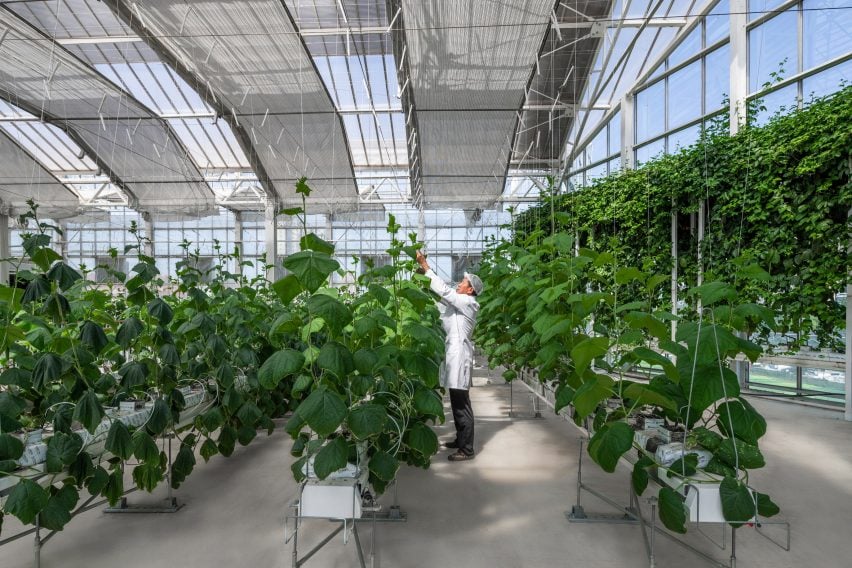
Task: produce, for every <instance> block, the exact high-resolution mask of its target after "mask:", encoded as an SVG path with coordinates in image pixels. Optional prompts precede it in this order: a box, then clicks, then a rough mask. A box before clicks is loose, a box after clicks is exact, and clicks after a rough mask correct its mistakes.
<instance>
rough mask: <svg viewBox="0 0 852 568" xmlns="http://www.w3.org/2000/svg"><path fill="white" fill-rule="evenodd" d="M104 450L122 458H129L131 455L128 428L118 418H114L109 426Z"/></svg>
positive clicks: (131, 449)
mask: <svg viewBox="0 0 852 568" xmlns="http://www.w3.org/2000/svg"><path fill="white" fill-rule="evenodd" d="M104 448H105V449H106V451H108V452H110V453H112V454H113V455H116V456H118V457H120V458H121V459H123V460H126V459H130V456H131V455H133V445H132V441H131V437H130V430H128V429H127V426H126V425H125V424H124V423H123V422H121V421H120V420H114V421H113V423H112V425H111V426H110V427H109V433H108V434H107V439H106V443H105V445H104Z"/></svg>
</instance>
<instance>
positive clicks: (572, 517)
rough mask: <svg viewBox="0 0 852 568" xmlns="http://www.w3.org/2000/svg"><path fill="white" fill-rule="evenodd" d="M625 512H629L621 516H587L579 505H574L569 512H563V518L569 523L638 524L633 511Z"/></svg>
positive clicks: (612, 514)
mask: <svg viewBox="0 0 852 568" xmlns="http://www.w3.org/2000/svg"><path fill="white" fill-rule="evenodd" d="M627 511H629V512H626V513H624V514H622V515H619V514H617V513H611V514H608V513H594V514H590V515H587V514H586V511H585V510H584V509H583V507H582V506H581V505H574V506H573V507H571V510H570V511H565V518H566V519H568V522H569V523H611V524H625V525H636V524H639V519H638V518H637V515H636V512H635V510H633V509H632V508H628V509H627Z"/></svg>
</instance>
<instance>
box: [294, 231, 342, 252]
mask: <svg viewBox="0 0 852 568" xmlns="http://www.w3.org/2000/svg"><path fill="white" fill-rule="evenodd" d="M299 247H300V248H301V249H302V250H312V251H316V252H322V253H325V254H327V255H332V254H334V245H333V244H331V243H330V242H328V241H326V240H323V239H321V238H319V237H318V236H317V235H316V234H315V233H308V234H307V235H305V236H304V237H302V238H301V239H300V240H299Z"/></svg>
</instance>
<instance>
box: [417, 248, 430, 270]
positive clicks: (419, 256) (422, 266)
mask: <svg viewBox="0 0 852 568" xmlns="http://www.w3.org/2000/svg"><path fill="white" fill-rule="evenodd" d="M415 260H416V261H417V264H419V265H420V269H421V270H423V272H426V271H427V270H429V263H428V262H427V261H426V256H425V255H424V254H423V253H422V252H420V250H418V251H417V255H416V256H415Z"/></svg>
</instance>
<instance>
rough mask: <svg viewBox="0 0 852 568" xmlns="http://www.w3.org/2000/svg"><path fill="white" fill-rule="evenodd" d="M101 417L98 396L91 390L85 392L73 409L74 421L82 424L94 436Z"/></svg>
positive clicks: (102, 415) (101, 410)
mask: <svg viewBox="0 0 852 568" xmlns="http://www.w3.org/2000/svg"><path fill="white" fill-rule="evenodd" d="M103 417H104V409H103V408H102V407H101V403H100V401H98V395H96V394H95V391H93V390H87V391H86V392H85V393H83V396H81V397H80V400H78V401H77V405H76V406H75V407H74V420H76V421H77V422H79V423H80V424H82V425H83V426H84V427H85V428H86V430H88V431H89V433H90V434H94V433H95V428H97V427H98V425H99V424H100V423H101V419H103Z"/></svg>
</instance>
